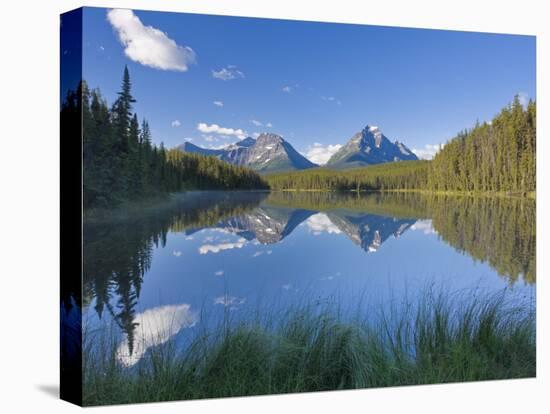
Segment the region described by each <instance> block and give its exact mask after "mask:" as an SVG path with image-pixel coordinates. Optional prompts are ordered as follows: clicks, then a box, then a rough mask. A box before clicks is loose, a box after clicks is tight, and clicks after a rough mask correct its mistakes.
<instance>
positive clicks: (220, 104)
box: [212, 101, 223, 108]
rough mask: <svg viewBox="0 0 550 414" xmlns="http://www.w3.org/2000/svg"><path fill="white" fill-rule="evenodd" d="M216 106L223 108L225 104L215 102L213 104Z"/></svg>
mask: <svg viewBox="0 0 550 414" xmlns="http://www.w3.org/2000/svg"><path fill="white" fill-rule="evenodd" d="M212 103H213V104H214V105H216V106H218V107H220V108H221V107H223V102H222V101H214V102H212Z"/></svg>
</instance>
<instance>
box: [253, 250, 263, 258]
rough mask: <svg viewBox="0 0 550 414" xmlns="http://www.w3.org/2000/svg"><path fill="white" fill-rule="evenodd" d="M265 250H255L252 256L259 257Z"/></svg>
mask: <svg viewBox="0 0 550 414" xmlns="http://www.w3.org/2000/svg"><path fill="white" fill-rule="evenodd" d="M263 253H264V252H262V251H257V252H254V254H253V255H252V256H251V257H258V256H261V255H262V254H263Z"/></svg>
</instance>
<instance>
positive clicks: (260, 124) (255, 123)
mask: <svg viewBox="0 0 550 414" xmlns="http://www.w3.org/2000/svg"><path fill="white" fill-rule="evenodd" d="M250 122H252V123H253V124H254V125H256V126H262V125H263V124H262V123H261V122H260V121H257V120H256V119H251V120H250Z"/></svg>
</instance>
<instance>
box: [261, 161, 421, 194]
mask: <svg viewBox="0 0 550 414" xmlns="http://www.w3.org/2000/svg"><path fill="white" fill-rule="evenodd" d="M428 170H429V162H428V161H399V162H388V163H384V164H377V165H372V166H369V167H363V168H356V169H352V170H332V169H329V168H315V169H310V170H306V171H299V172H294V173H280V174H270V175H266V176H265V178H266V180H267V181H268V183H269V186H270V188H271V189H272V190H326V191H348V190H359V191H361V190H396V189H420V188H426V185H427V183H428Z"/></svg>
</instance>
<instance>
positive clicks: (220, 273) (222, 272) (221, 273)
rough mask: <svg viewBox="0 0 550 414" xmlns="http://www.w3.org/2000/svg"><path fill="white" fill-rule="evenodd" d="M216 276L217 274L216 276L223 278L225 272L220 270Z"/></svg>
mask: <svg viewBox="0 0 550 414" xmlns="http://www.w3.org/2000/svg"><path fill="white" fill-rule="evenodd" d="M214 274H215V275H216V276H223V274H224V271H223V270H218V271H217V272H214Z"/></svg>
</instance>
